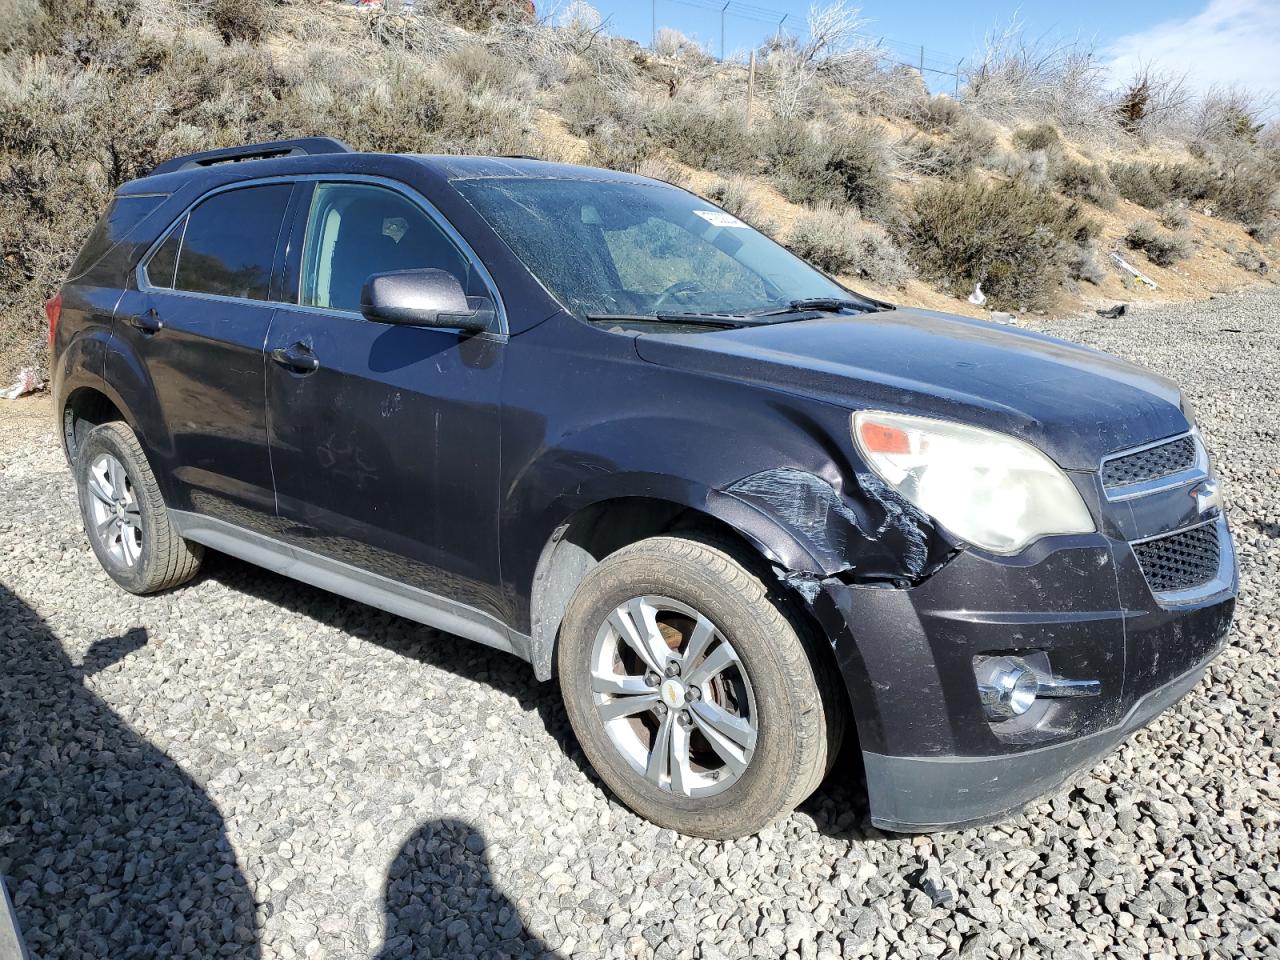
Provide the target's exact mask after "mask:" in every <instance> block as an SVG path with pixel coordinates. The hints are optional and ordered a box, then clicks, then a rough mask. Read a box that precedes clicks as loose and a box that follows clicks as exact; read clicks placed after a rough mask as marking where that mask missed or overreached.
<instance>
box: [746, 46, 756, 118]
mask: <svg viewBox="0 0 1280 960" xmlns="http://www.w3.org/2000/svg"><path fill="white" fill-rule="evenodd" d="M755 95H756V51H755V48H754V47H753V48H752V50H751V66H750V68H748V70H747V123H750V122H751V101H752V100H753V99H754V98H755Z"/></svg>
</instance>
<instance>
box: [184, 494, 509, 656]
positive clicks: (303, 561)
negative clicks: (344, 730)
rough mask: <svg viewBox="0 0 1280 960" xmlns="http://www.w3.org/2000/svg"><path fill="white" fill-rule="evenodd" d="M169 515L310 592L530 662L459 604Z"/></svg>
mask: <svg viewBox="0 0 1280 960" xmlns="http://www.w3.org/2000/svg"><path fill="white" fill-rule="evenodd" d="M169 516H171V517H172V518H173V523H174V526H176V527H177V528H178V533H179V534H181V535H182V536H183V537H184V538H186V539H187V540H191V541H193V542H194V543H199V544H203V545H204V546H206V547H208V548H209V549H210V550H217V551H218V552H219V553H227V554H230V555H231V556H233V557H238V558H240V559H241V560H245V561H247V562H249V563H252V564H254V565H256V566H259V567H265V568H266V569H268V570H271V571H273V572H275V573H279V574H282V575H284V576H286V577H291V578H293V579H294V580H301V581H302V582H303V583H309V584H311V585H312V586H313V587H320V588H321V589H322V590H329V591H331V592H332V593H336V594H339V595H340V596H344V597H348V598H350V599H352V600H358V601H359V602H360V603H367V604H369V606H371V607H377V608H378V609H379V610H386V611H387V612H388V613H394V614H396V615H397V616H401V617H405V618H407V619H409V620H415V621H417V622H418V623H423V624H426V625H427V626H429V627H435V628H436V629H437V630H444V631H446V632H448V633H454V634H457V635H458V636H460V637H465V638H466V639H468V640H474V641H475V642H477V643H483V644H485V645H486V646H489V647H496V648H497V649H499V650H504V651H506V652H507V653H514V654H515V655H516V656H518V657H521V658H523V659H525V660H528V659H529V649H530V639H529V637H527V636H525V635H524V634H522V633H519V632H517V631H515V630H512V629H511V628H510V627H508V626H507V625H506V624H504V623H503V622H502V621H500V620H498V619H497V618H496V617H494V616H491V615H490V614H487V613H485V612H483V611H481V610H477V609H475V608H474V607H469V606H467V605H466V604H464V603H458V602H457V601H456V600H450V599H448V598H446V597H441V596H438V595H436V594H434V593H430V592H429V591H426V590H422V589H419V588H418V587H411V586H409V585H408V584H405V583H400V582H399V581H398V580H392V579H391V578H389V577H384V576H382V575H380V574H377V573H370V572H369V571H368V570H361V569H360V568H359V567H353V566H351V564H348V563H343V562H342V561H340V560H332V559H330V558H328V557H322V556H320V554H318V553H312V552H311V551H309V550H303V549H302V548H300V547H295V546H292V545H291V544H287V543H282V542H281V541H279V540H275V539H273V538H272V537H268V536H264V535H263V534H260V533H255V532H253V531H251V530H245V529H244V528H242V527H237V526H235V525H234V524H231V523H227V522H226V521H224V520H215V519H213V518H212V517H204V516H201V515H200V514H198V513H187V512H185V511H181V510H170V511H169Z"/></svg>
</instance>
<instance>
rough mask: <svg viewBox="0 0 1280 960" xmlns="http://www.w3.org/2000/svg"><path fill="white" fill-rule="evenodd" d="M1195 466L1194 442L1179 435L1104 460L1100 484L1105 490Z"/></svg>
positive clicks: (1168, 474) (1154, 478) (1157, 478)
mask: <svg viewBox="0 0 1280 960" xmlns="http://www.w3.org/2000/svg"><path fill="white" fill-rule="evenodd" d="M1195 465H1196V442H1195V440H1193V439H1192V438H1191V437H1179V438H1178V439H1176V440H1170V441H1169V442H1168V443H1162V444H1159V445H1158V446H1154V447H1147V449H1145V450H1138V451H1135V452H1134V453H1127V454H1125V455H1124V456H1120V457H1116V458H1114V459H1112V460H1108V461H1107V462H1106V463H1104V464H1103V465H1102V485H1103V486H1104V487H1106V488H1107V489H1108V490H1111V489H1113V488H1115V487H1127V486H1129V485H1130V484H1133V483H1145V482H1147V481H1149V480H1159V479H1160V478H1161V477H1169V476H1172V475H1173V474H1175V473H1182V471H1184V470H1190V469H1191V468H1192V467H1194V466H1195Z"/></svg>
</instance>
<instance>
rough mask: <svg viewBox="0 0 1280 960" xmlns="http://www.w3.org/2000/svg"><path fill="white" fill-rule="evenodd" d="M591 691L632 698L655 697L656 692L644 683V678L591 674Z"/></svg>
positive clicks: (616, 674) (613, 674)
mask: <svg viewBox="0 0 1280 960" xmlns="http://www.w3.org/2000/svg"><path fill="white" fill-rule="evenodd" d="M591 689H592V690H594V691H595V692H596V693H612V694H614V695H616V696H623V697H634V696H636V695H638V694H645V693H651V694H653V695H654V696H657V693H658V691H657V690H655V689H654V688H653V687H651V686H649V685H648V684H647V683H645V682H644V677H633V676H630V675H628V674H624V673H597V672H595V671H592V673H591Z"/></svg>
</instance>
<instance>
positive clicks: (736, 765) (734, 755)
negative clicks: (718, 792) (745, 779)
mask: <svg viewBox="0 0 1280 960" xmlns="http://www.w3.org/2000/svg"><path fill="white" fill-rule="evenodd" d="M693 722H694V723H695V724H697V725H698V729H699V730H701V731H702V735H703V736H704V737H706V738H707V743H709V744H711V749H712V750H714V751H715V752H716V756H718V757H719V758H720V759H721V760H723V761H724V765H725V766H726V767H727V768H728V769H729V772H730V773H732V774H733V775H734V776H735V777H737V776H741V774H742V771H744V770H746V769H747V756H746V754H745V753H744V752H743V750H742V748H740V747H739V746H738V745H737V744H736V743H733V742H732V741H731V740H730V739H729V738H728V737H726V736H724V734H722V733H720V732H719V731H718V730H716V728H715V727H713V726H712V725H711V724H709V723H708V722H707V721H706V720H704V719H703V718H702V717H701V716H699V715H698V713H697V712H696V711H695V712H694V714H693Z"/></svg>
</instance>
